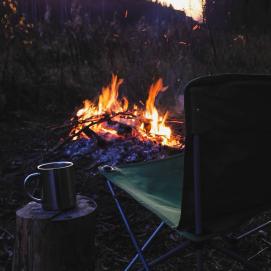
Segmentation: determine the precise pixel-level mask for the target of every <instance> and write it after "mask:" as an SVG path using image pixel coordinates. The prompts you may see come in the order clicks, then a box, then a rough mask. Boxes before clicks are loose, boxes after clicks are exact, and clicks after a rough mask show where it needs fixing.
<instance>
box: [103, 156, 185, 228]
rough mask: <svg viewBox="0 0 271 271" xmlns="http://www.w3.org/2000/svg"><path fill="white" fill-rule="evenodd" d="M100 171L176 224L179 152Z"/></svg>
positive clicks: (181, 158)
mask: <svg viewBox="0 0 271 271" xmlns="http://www.w3.org/2000/svg"><path fill="white" fill-rule="evenodd" d="M100 171H101V173H102V174H103V175H104V176H105V177H106V178H107V179H108V180H110V181H111V182H112V183H114V184H115V185H116V186H118V187H120V188H121V189H123V190H124V191H126V192H127V193H128V194H129V195H130V196H132V197H133V198H134V199H135V200H136V201H138V202H139V203H140V204H141V205H143V206H144V207H146V208H147V209H149V210H150V211H151V212H152V213H154V214H156V215H157V216H158V217H160V218H161V219H162V220H163V221H164V222H165V223H167V224H168V225H169V226H170V227H172V228H177V227H178V225H179V222H180V218H181V203H182V190H183V189H182V188H183V172H184V154H183V153H181V154H178V155H174V156H171V157H170V158H166V159H162V160H154V161H150V162H140V163H135V164H129V165H125V166H120V167H113V168H111V170H106V167H105V166H104V167H101V168H100Z"/></svg>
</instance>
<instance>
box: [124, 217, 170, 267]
mask: <svg viewBox="0 0 271 271" xmlns="http://www.w3.org/2000/svg"><path fill="white" fill-rule="evenodd" d="M164 225H165V222H161V223H160V224H159V226H158V227H157V228H156V229H155V231H154V232H153V233H152V235H151V236H150V237H149V238H148V240H147V241H146V242H145V244H144V245H143V246H142V248H141V251H142V252H143V251H145V249H146V248H147V247H148V245H149V244H150V243H151V241H152V240H153V239H154V238H155V236H156V235H157V234H158V233H159V231H160V230H161V229H162V228H163V226H164ZM138 256H139V255H138V254H136V255H135V256H134V257H133V258H132V260H131V261H130V262H129V264H128V265H127V267H126V268H125V269H124V271H128V270H130V268H131V267H132V266H133V265H134V263H135V262H136V260H137V259H138Z"/></svg>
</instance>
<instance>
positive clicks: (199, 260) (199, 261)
mask: <svg viewBox="0 0 271 271" xmlns="http://www.w3.org/2000/svg"><path fill="white" fill-rule="evenodd" d="M196 259H197V271H203V249H197V251H196Z"/></svg>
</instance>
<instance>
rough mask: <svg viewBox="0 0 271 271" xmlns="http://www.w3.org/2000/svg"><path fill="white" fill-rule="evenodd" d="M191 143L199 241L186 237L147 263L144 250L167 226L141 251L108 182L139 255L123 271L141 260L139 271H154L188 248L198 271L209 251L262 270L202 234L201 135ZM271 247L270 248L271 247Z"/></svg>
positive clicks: (211, 237)
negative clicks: (160, 264)
mask: <svg viewBox="0 0 271 271" xmlns="http://www.w3.org/2000/svg"><path fill="white" fill-rule="evenodd" d="M192 140H193V150H192V154H193V176H194V180H193V181H194V196H195V197H194V205H195V212H194V217H195V227H194V228H195V230H194V231H195V232H193V233H192V234H193V235H194V236H196V237H197V238H196V240H195V239H194V238H191V239H190V238H187V237H186V236H184V238H185V241H182V243H180V244H179V245H178V246H176V247H175V248H173V249H171V250H170V251H168V252H166V253H165V254H163V255H161V256H159V257H158V258H156V259H154V260H151V261H148V260H146V259H145V257H144V252H145V250H146V249H147V248H148V247H149V246H150V244H151V242H152V241H153V240H154V238H155V237H156V236H157V235H158V233H159V232H160V231H161V229H162V228H163V227H164V226H165V223H164V222H161V223H160V224H159V225H158V227H157V228H156V229H155V230H154V232H153V233H152V234H151V235H150V237H149V238H148V239H147V240H146V242H145V243H144V244H143V246H142V247H140V245H139V243H138V241H137V239H136V237H135V235H134V233H133V231H132V229H131V226H130V224H129V222H128V219H127V216H126V214H125V212H124V210H123V208H122V206H121V203H120V200H119V199H118V196H117V194H116V192H115V189H114V185H113V183H111V182H110V180H106V183H107V186H108V189H109V191H110V192H111V194H112V196H113V198H114V201H115V203H116V206H117V208H118V210H119V213H120V215H121V218H122V220H123V222H124V225H125V227H126V229H127V231H128V233H129V236H130V239H131V242H132V244H133V246H134V247H135V250H136V254H135V256H134V257H133V258H132V259H131V261H130V262H129V264H128V265H127V266H126V268H125V269H124V270H125V271H128V270H130V269H131V268H132V267H133V266H134V264H135V263H136V261H137V260H138V259H139V260H140V261H141V263H142V265H143V268H142V269H139V270H146V271H148V270H150V269H151V268H152V267H154V266H155V265H157V264H158V263H162V262H164V261H166V260H167V259H168V258H170V257H172V256H174V255H176V254H178V253H180V252H181V251H184V250H185V249H186V248H187V247H188V246H191V245H193V246H194V248H195V251H196V265H197V271H202V270H203V264H204V259H203V251H204V249H206V248H211V249H215V250H217V251H219V252H221V253H223V254H225V255H226V256H229V257H230V258H232V259H234V260H236V261H238V262H240V263H242V264H243V265H244V266H245V267H246V268H248V270H251V271H256V270H260V268H259V267H258V266H256V265H254V264H252V263H251V262H250V261H249V260H248V259H246V258H244V257H241V256H240V255H239V254H238V253H236V252H235V251H233V250H231V249H227V248H225V247H220V246H217V245H216V244H214V242H211V241H212V239H213V237H214V236H218V235H219V234H215V235H211V236H205V235H204V232H203V223H202V208H201V189H200V187H201V185H200V184H201V180H200V135H198V134H193V135H192ZM269 225H271V221H268V222H266V223H264V224H262V225H260V226H257V227H255V228H253V229H251V230H249V231H247V232H245V233H242V234H240V235H238V236H231V238H230V239H231V240H235V241H240V240H241V239H243V238H244V237H247V236H249V235H251V234H253V233H255V232H257V231H259V230H261V229H263V228H265V227H267V226H269ZM270 247H271V246H270Z"/></svg>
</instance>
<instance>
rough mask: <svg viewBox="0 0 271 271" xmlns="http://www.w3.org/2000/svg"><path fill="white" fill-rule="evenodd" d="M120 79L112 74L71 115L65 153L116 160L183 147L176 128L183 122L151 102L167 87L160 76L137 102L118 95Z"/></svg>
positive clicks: (158, 155) (143, 157)
mask: <svg viewBox="0 0 271 271" xmlns="http://www.w3.org/2000/svg"><path fill="white" fill-rule="evenodd" d="M122 83H123V79H120V78H118V76H117V75H114V74H113V75H112V80H111V83H110V84H109V85H108V86H106V87H104V88H102V90H101V93H100V95H99V97H98V98H97V99H96V101H90V100H85V101H84V102H83V107H82V108H80V109H79V110H78V111H77V112H76V114H75V116H74V117H73V118H72V119H71V122H72V123H73V124H74V125H73V128H72V129H71V131H70V135H69V136H70V138H72V140H73V143H72V144H70V145H69V146H68V147H67V148H66V152H67V153H68V154H69V155H73V156H76V155H86V154H90V153H91V158H92V159H94V160H95V161H100V162H101V163H103V162H109V163H111V164H118V163H127V162H134V161H140V160H150V159H156V158H163V157H165V156H167V154H169V153H172V152H178V151H180V150H181V149H182V148H183V138H182V136H181V133H178V132H176V126H179V127H180V126H182V124H183V122H182V121H180V120H176V119H173V118H170V112H169V111H166V112H164V113H161V112H160V111H159V110H158V109H157V107H156V105H155V102H156V99H157V97H158V94H159V93H161V92H165V91H166V90H167V87H165V86H164V84H163V80H162V79H161V78H160V79H158V80H157V81H156V82H155V83H154V84H152V85H151V86H150V88H149V94H148V98H147V100H146V102H145V103H143V102H140V103H138V104H135V103H134V104H130V103H129V100H128V98H127V97H125V96H121V95H120V91H119V90H120V86H121V85H122ZM172 126H175V129H174V128H173V127H172ZM177 130H178V129H177Z"/></svg>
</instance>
